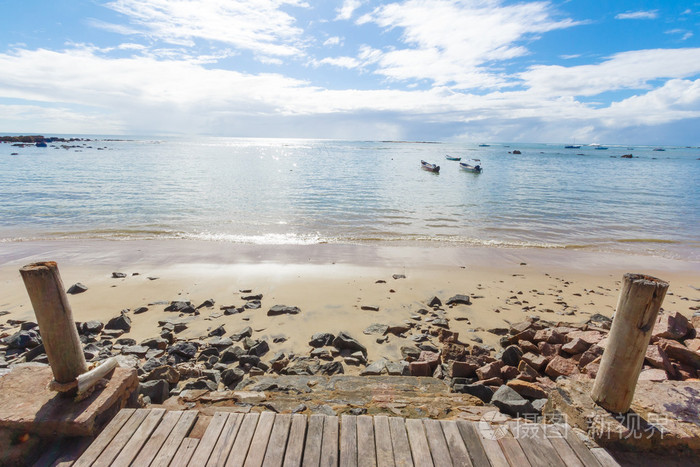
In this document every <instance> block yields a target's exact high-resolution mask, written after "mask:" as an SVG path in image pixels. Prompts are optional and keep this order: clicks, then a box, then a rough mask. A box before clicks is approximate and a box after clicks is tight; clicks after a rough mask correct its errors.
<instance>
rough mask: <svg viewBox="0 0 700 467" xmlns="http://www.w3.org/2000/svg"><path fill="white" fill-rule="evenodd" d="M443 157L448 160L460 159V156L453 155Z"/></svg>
mask: <svg viewBox="0 0 700 467" xmlns="http://www.w3.org/2000/svg"><path fill="white" fill-rule="evenodd" d="M445 159H447V160H448V161H461V160H462V158H461V157H454V156H445Z"/></svg>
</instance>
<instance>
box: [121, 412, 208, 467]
mask: <svg viewBox="0 0 700 467" xmlns="http://www.w3.org/2000/svg"><path fill="white" fill-rule="evenodd" d="M197 415H199V412H198V411H196V410H186V411H184V413H183V414H182V415H181V416H180V420H178V421H177V424H176V425H175V427H174V428H173V429H172V431H171V432H170V434H169V435H168V437H167V438H166V439H165V442H164V443H163V447H161V448H160V451H158V454H156V458H155V459H153V462H151V467H167V465H168V464H170V462H171V461H172V459H173V457H174V456H175V453H176V452H177V450H178V448H179V447H180V444H182V440H183V439H184V438H185V436H187V435H188V434H189V432H190V430H191V429H192V425H194V422H195V420H197ZM212 421H214V419H213V418H212ZM210 425H211V423H210ZM205 434H206V433H205ZM201 442H202V441H201V440H200V442H199V444H201ZM199 444H198V445H197V447H199ZM196 452H197V451H196V450H195V453H196ZM204 462H206V459H205V460H204V461H202V463H201V464H199V465H203V464H204ZM134 465H136V464H134ZM140 465H146V464H140Z"/></svg>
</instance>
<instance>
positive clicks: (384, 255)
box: [0, 240, 700, 373]
mask: <svg viewBox="0 0 700 467" xmlns="http://www.w3.org/2000/svg"><path fill="white" fill-rule="evenodd" d="M47 260H52V261H57V262H58V266H59V269H60V272H61V275H62V278H63V281H64V285H65V286H66V288H68V287H70V286H71V285H72V284H74V283H76V282H81V283H82V284H84V285H86V286H87V287H88V290H87V291H86V292H84V293H82V294H78V295H69V300H70V303H71V305H72V308H73V314H74V317H75V319H76V320H77V321H87V320H100V321H103V322H107V321H108V320H109V319H110V318H112V317H115V316H117V315H118V314H119V312H120V310H122V309H130V310H134V309H136V308H138V307H142V306H147V307H148V311H146V312H145V313H141V314H134V313H133V311H132V312H130V313H129V315H130V317H131V319H132V328H131V331H130V332H129V333H127V334H125V335H124V337H131V338H133V339H135V340H136V341H137V342H140V341H141V340H143V339H146V338H149V337H155V336H157V335H159V328H158V325H157V322H158V320H160V319H163V318H177V313H172V312H164V311H163V309H164V308H165V305H163V304H158V305H149V304H150V303H155V302H164V301H166V302H170V301H173V300H190V301H191V302H192V304H193V305H194V306H197V305H199V304H200V303H202V302H204V301H205V300H207V299H214V301H215V305H214V307H211V308H207V307H205V308H202V309H200V310H199V311H200V312H201V314H200V315H199V316H197V317H196V318H195V319H194V320H193V321H192V322H191V323H190V324H189V327H188V329H187V330H185V331H183V332H181V333H179V334H178V338H180V339H197V338H205V339H206V336H207V334H208V331H209V330H210V329H214V328H216V327H218V326H219V325H221V324H223V325H224V326H225V329H226V335H227V336H228V335H230V334H233V333H236V332H238V331H240V330H242V329H243V328H245V327H246V326H250V327H252V328H253V330H254V333H253V338H256V339H259V338H267V339H268V341H269V343H270V348H271V353H270V354H269V355H270V356H271V355H272V354H273V353H274V352H276V351H284V352H285V353H290V352H291V353H296V354H308V352H309V351H310V350H311V347H309V345H308V341H309V339H310V337H311V335H312V334H314V333H316V332H331V333H334V334H336V333H338V332H339V331H347V332H349V333H350V334H351V335H352V336H353V337H355V338H356V339H357V340H359V341H360V342H361V343H362V344H363V345H365V346H366V347H367V348H368V360H369V361H370V362H371V361H373V360H376V359H379V358H381V357H386V358H388V359H389V360H400V358H401V354H400V348H401V346H402V345H413V344H414V342H412V341H410V340H409V339H406V338H401V337H398V336H394V335H390V336H389V339H388V342H385V343H377V341H376V340H377V337H378V336H377V335H365V334H364V333H363V330H364V329H366V328H367V327H368V326H369V325H370V324H373V323H381V324H389V325H391V324H398V323H403V322H404V321H407V320H408V321H410V322H413V323H415V324H417V325H419V326H422V327H423V329H426V327H427V326H426V323H425V321H424V320H425V316H422V320H421V321H418V320H416V319H414V317H416V315H417V312H418V310H420V309H421V308H428V306H427V302H428V300H430V299H431V298H432V297H433V296H437V297H438V298H440V299H441V300H442V302H443V303H444V302H445V301H446V300H447V299H448V298H450V297H452V296H453V295H455V294H466V295H470V296H471V297H472V304H471V305H455V306H454V307H452V308H450V307H447V306H443V309H444V313H445V316H446V317H447V318H448V319H449V324H450V330H452V331H457V332H459V333H460V340H461V341H463V342H467V343H475V342H474V340H479V339H480V340H482V341H483V344H484V345H491V346H494V347H496V348H498V339H499V336H498V335H496V334H494V333H491V332H489V331H488V330H489V329H494V328H503V327H507V326H508V323H514V322H518V321H522V320H523V319H525V318H526V317H527V316H539V317H540V318H541V319H545V320H549V321H554V322H557V321H561V322H584V321H586V320H587V319H588V317H589V316H590V315H592V314H594V313H601V314H604V315H606V316H610V315H612V313H613V311H614V307H615V305H616V303H617V297H618V290H619V284H620V279H621V278H622V275H623V274H624V273H625V272H636V273H644V274H650V275H653V276H656V277H659V278H661V279H664V280H666V281H669V282H670V284H671V285H670V288H669V293H668V295H667V297H666V300H665V302H664V306H663V308H664V309H666V310H670V311H679V312H681V313H683V314H684V315H686V316H690V315H692V314H693V312H694V308H696V307H698V306H699V305H700V291H699V290H698V289H699V288H700V264H699V263H696V262H688V261H680V260H669V259H663V258H657V257H652V256H634V255H621V254H610V253H603V252H595V251H584V250H555V249H547V250H545V249H503V248H474V247H464V248H460V247H418V246H410V247H405V246H376V245H360V246H358V245H334V244H321V245H289V246H285V245H283V246H266V245H263V246H258V245H239V244H230V243H216V242H198V241H187V240H167V241H98V240H91V241H55V242H24V243H8V244H2V245H1V248H0V287H1V289H2V294H1V296H0V311H8V312H9V314H7V315H5V316H2V317H0V335H1V334H2V333H3V332H5V333H9V332H12V331H14V330H15V329H16V327H11V326H8V325H7V324H5V323H6V322H7V320H8V319H17V320H32V321H34V320H35V318H34V315H33V312H32V310H31V305H30V303H29V299H28V296H27V293H26V291H25V289H24V285H23V283H22V280H21V278H20V275H19V272H18V270H19V268H20V267H22V266H23V265H25V264H28V263H31V262H35V261H47ZM117 271H118V272H123V273H125V274H126V277H125V278H123V279H114V278H112V272H117ZM135 273H137V275H134V274H135ZM395 274H400V275H405V278H399V279H394V278H393V277H392V276H393V275H395ZM149 277H151V278H157V279H155V280H151V279H149ZM378 281H380V282H378ZM381 281H384V282H381ZM246 289H250V290H252V294H262V295H263V299H262V307H261V308H260V309H257V310H246V311H244V312H242V313H238V314H233V315H223V312H222V310H220V307H221V306H225V305H235V306H239V307H240V306H242V305H243V304H244V303H245V301H244V300H243V299H242V296H243V295H247V294H243V293H241V292H240V291H241V290H246ZM278 304H283V305H288V306H297V307H299V308H300V309H301V313H300V314H298V315H281V316H267V310H268V309H269V308H270V307H271V306H273V305H278ZM363 306H371V307H378V308H379V311H369V310H363V309H362V307H363ZM3 325H4V326H3ZM3 328H4V331H3V330H2V329H3ZM274 336H285V337H286V338H287V340H286V341H285V342H282V343H279V344H273V343H272V340H271V339H272V338H273V337H274ZM349 370H350V369H349ZM357 371H359V370H357ZM348 372H349V373H352V370H350V371H348Z"/></svg>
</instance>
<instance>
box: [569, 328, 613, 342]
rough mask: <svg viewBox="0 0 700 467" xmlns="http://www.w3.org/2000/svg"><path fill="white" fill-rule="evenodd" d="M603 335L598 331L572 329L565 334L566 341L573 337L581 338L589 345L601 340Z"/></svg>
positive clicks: (571, 339)
mask: <svg viewBox="0 0 700 467" xmlns="http://www.w3.org/2000/svg"><path fill="white" fill-rule="evenodd" d="M604 337H605V336H604V335H603V333H601V332H600V331H573V332H570V333H569V334H567V335H566V340H567V341H568V342H571V341H573V340H574V339H581V340H583V341H584V342H586V343H587V344H589V345H593V344H597V343H599V342H600V341H602V340H603V338H604Z"/></svg>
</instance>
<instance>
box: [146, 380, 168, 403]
mask: <svg viewBox="0 0 700 467" xmlns="http://www.w3.org/2000/svg"><path fill="white" fill-rule="evenodd" d="M169 392H170V387H169V385H168V382H167V381H165V380H164V379H157V380H154V381H146V382H144V383H141V384H139V394H141V395H142V396H144V397H146V396H147V397H148V398H149V399H151V403H153V404H162V403H163V401H164V400H165V399H167V398H168V394H169Z"/></svg>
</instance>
